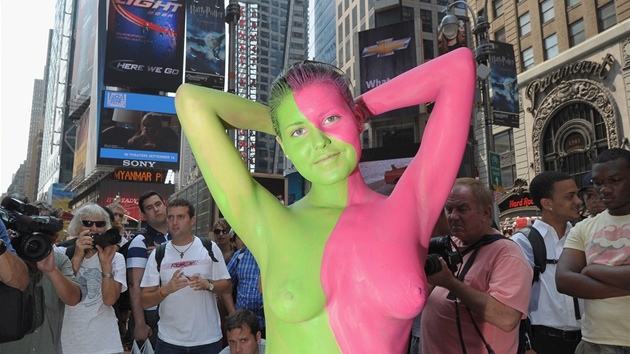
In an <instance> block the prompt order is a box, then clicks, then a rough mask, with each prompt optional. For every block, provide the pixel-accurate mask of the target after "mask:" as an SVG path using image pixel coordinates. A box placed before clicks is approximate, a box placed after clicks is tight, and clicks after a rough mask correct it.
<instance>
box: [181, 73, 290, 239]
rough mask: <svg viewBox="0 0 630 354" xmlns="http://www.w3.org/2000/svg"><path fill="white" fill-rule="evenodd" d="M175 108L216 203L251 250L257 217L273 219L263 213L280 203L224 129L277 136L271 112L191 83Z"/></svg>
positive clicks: (185, 87)
mask: <svg viewBox="0 0 630 354" xmlns="http://www.w3.org/2000/svg"><path fill="white" fill-rule="evenodd" d="M175 108H176V110H177V115H178V118H179V120H180V122H181V124H182V128H183V130H184V133H185V134H186V138H187V139H188V142H189V143H190V146H191V148H192V151H193V153H194V155H195V158H196V160H197V163H198V164H199V169H200V170H201V173H202V174H203V177H204V179H205V181H206V183H207V184H208V188H209V189H210V191H211V193H212V197H213V199H214V200H215V202H216V203H217V205H218V206H219V208H220V209H221V212H222V213H223V215H224V216H225V218H226V219H227V220H229V222H230V225H231V226H232V227H234V228H235V230H237V231H238V233H239V235H242V236H243V238H244V241H245V242H246V243H247V244H248V246H250V247H251V246H252V243H253V240H251V239H249V238H248V236H249V235H253V234H254V233H253V231H254V225H257V223H256V220H255V219H256V218H265V217H268V215H266V213H265V212H264V210H269V208H270V207H272V208H273V205H275V204H277V205H278V206H280V203H278V201H277V199H276V198H275V197H274V196H273V195H271V194H270V193H269V192H268V191H267V190H266V189H265V188H263V187H262V186H260V185H259V184H258V183H257V182H256V181H255V180H254V179H253V178H252V176H251V174H250V172H249V171H248V169H247V168H246V165H245V163H244V162H243V159H242V157H241V155H240V154H239V152H238V150H237V149H236V147H235V146H234V142H233V141H232V140H231V139H230V138H229V137H228V135H227V134H226V132H225V129H227V128H232V127H233V128H238V129H250V130H256V131H260V132H265V133H270V134H274V133H273V126H272V123H271V119H270V114H269V109H268V108H267V107H266V106H265V105H262V104H259V103H256V102H253V101H250V100H247V99H244V98H242V97H238V96H236V95H233V94H229V93H226V92H223V91H218V90H213V89H208V88H204V87H200V86H195V85H190V84H183V85H181V86H180V87H179V89H178V90H177V94H176V96H175ZM274 202H275V204H274ZM263 204H264V207H265V208H262V207H261V206H263Z"/></svg>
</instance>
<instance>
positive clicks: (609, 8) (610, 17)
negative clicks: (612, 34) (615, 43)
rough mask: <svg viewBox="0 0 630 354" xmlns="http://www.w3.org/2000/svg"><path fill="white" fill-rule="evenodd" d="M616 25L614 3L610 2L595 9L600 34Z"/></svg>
mask: <svg viewBox="0 0 630 354" xmlns="http://www.w3.org/2000/svg"><path fill="white" fill-rule="evenodd" d="M616 24H617V16H616V14H615V2H614V1H611V2H609V3H608V4H606V5H604V6H602V7H600V8H599V9H597V25H598V27H599V31H600V32H602V31H605V30H607V29H609V28H610V27H612V26H614V25H616Z"/></svg>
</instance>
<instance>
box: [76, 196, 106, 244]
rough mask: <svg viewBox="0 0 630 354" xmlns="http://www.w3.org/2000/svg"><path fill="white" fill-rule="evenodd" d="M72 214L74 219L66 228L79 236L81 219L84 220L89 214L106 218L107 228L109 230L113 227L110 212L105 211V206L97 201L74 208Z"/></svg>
mask: <svg viewBox="0 0 630 354" xmlns="http://www.w3.org/2000/svg"><path fill="white" fill-rule="evenodd" d="M72 214H73V215H74V216H73V217H72V220H70V223H69V224H68V228H67V229H66V231H67V232H68V234H69V235H72V236H77V235H78V234H79V233H80V232H81V226H82V224H81V220H83V218H84V217H85V216H88V215H89V216H94V215H99V216H102V217H103V220H105V230H109V229H111V228H112V222H111V220H110V218H109V214H108V213H107V211H105V208H103V207H102V206H100V205H98V204H96V203H87V204H83V205H81V206H80V207H79V208H77V209H76V210H74V211H73V212H72Z"/></svg>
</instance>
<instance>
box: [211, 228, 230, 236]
mask: <svg viewBox="0 0 630 354" xmlns="http://www.w3.org/2000/svg"><path fill="white" fill-rule="evenodd" d="M229 232H230V230H227V229H226V230H220V229H214V234H215V235H218V234H224V235H226V234H228V233H229Z"/></svg>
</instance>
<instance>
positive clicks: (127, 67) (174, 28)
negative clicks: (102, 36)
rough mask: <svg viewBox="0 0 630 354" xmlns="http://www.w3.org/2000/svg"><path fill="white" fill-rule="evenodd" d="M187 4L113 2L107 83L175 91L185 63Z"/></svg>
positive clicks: (109, 27)
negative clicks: (185, 8)
mask: <svg viewBox="0 0 630 354" xmlns="http://www.w3.org/2000/svg"><path fill="white" fill-rule="evenodd" d="M184 4H185V2H184V1H155V2H153V1H120V0H118V1H114V0H112V1H110V2H109V17H108V23H107V47H106V51H105V75H104V79H103V80H104V84H105V85H107V86H117V87H126V88H130V89H155V90H160V91H167V92H175V91H176V90H177V88H178V87H179V85H181V83H182V68H183V63H184V21H185V10H184Z"/></svg>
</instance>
